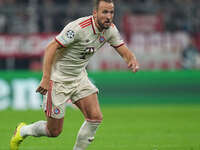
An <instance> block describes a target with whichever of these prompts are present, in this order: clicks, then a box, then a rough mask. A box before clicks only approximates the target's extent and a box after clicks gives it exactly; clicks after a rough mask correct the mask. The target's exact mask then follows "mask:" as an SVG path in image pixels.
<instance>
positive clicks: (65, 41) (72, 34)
mask: <svg viewBox="0 0 200 150" xmlns="http://www.w3.org/2000/svg"><path fill="white" fill-rule="evenodd" d="M77 38H78V29H77V26H76V24H75V23H73V22H72V23H70V24H68V25H66V26H65V28H64V29H63V30H62V31H61V32H60V34H58V35H57V36H56V38H55V40H56V41H57V42H58V43H59V44H60V45H62V46H63V47H66V46H67V45H70V44H71V43H73V42H74V41H75V40H76V39H77Z"/></svg>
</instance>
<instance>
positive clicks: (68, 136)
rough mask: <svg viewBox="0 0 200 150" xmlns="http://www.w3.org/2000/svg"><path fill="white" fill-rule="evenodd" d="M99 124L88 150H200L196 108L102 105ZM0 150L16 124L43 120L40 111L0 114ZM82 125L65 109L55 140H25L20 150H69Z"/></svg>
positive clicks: (4, 148) (199, 120) (198, 109)
mask: <svg viewBox="0 0 200 150" xmlns="http://www.w3.org/2000/svg"><path fill="white" fill-rule="evenodd" d="M102 112H103V115H104V120H103V123H102V124H101V126H100V128H99V129H98V131H97V134H96V138H95V140H94V142H93V143H92V144H91V145H90V146H89V147H88V150H200V105H136V106H134V105H130V106H119V105H118V106H111V105H106V106H105V105H103V106H102ZM0 116H1V123H0V150H8V149H9V140H10V138H11V136H12V134H13V132H14V129H15V126H16V125H17V123H19V122H20V121H25V122H27V123H31V122H34V121H37V120H41V119H44V114H43V112H42V111H30V110H29V111H14V110H4V111H0ZM82 122H83V117H82V115H81V113H80V111H78V110H74V109H71V108H67V112H66V117H65V122H64V130H63V132H62V134H61V135H60V136H59V137H58V138H46V137H41V138H34V137H28V138H27V139H26V140H25V141H24V142H23V143H22V144H21V147H20V150H72V147H73V144H74V142H75V138H76V135H77V132H78V130H79V128H80V126H81V124H82Z"/></svg>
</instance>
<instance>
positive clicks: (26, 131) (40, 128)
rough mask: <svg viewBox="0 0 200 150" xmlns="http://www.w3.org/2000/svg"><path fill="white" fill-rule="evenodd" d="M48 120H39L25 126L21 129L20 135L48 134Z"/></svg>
mask: <svg viewBox="0 0 200 150" xmlns="http://www.w3.org/2000/svg"><path fill="white" fill-rule="evenodd" d="M46 126H47V122H46V121H37V122H35V123H33V124H30V125H26V126H23V127H22V128H21V130H20V135H21V136H23V137H26V136H35V137H40V136H48V133H47V130H46Z"/></svg>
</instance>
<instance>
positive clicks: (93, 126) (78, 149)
mask: <svg viewBox="0 0 200 150" xmlns="http://www.w3.org/2000/svg"><path fill="white" fill-rule="evenodd" d="M99 124H100V123H97V122H96V123H93V122H89V121H85V122H84V123H83V125H82V126H81V128H80V130H79V132H78V136H77V139H76V144H75V146H74V150H85V149H86V148H87V147H88V145H89V144H90V143H91V142H92V141H93V140H94V135H95V133H96V130H97V127H98V126H99Z"/></svg>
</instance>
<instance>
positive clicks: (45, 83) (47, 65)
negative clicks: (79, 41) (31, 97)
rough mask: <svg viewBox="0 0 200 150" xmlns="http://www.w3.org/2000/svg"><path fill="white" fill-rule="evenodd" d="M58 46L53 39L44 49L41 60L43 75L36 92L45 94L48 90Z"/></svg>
mask: <svg viewBox="0 0 200 150" xmlns="http://www.w3.org/2000/svg"><path fill="white" fill-rule="evenodd" d="M60 47H61V46H60V44H58V43H57V42H56V41H55V40H53V41H51V42H50V43H49V44H48V46H47V47H46V49H45V53H44V61H43V76H42V80H41V82H40V85H39V86H38V88H37V90H36V92H39V93H40V94H42V95H45V94H46V93H47V91H48V87H49V81H50V76H51V68H52V64H53V60H54V56H55V54H56V50H57V49H58V48H60Z"/></svg>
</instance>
